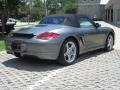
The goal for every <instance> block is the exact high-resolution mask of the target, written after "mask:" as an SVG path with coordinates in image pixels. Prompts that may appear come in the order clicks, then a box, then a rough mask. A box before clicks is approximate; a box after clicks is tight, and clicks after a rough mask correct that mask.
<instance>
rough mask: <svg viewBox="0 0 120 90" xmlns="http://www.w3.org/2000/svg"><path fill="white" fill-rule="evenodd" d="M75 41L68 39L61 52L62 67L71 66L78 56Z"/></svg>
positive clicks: (59, 60)
mask: <svg viewBox="0 0 120 90" xmlns="http://www.w3.org/2000/svg"><path fill="white" fill-rule="evenodd" d="M77 47H78V46H77V44H76V42H75V40H74V39H67V40H66V41H65V42H64V43H63V45H62V47H61V50H60V54H59V58H58V62H59V63H60V64H62V65H65V66H67V65H71V64H73V63H74V62H75V60H76V59H77V56H78V48H77Z"/></svg>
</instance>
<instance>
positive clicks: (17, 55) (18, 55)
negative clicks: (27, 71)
mask: <svg viewBox="0 0 120 90" xmlns="http://www.w3.org/2000/svg"><path fill="white" fill-rule="evenodd" d="M14 55H15V56H16V57H18V58H22V56H21V55H20V53H14Z"/></svg>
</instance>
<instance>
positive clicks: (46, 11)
mask: <svg viewBox="0 0 120 90" xmlns="http://www.w3.org/2000/svg"><path fill="white" fill-rule="evenodd" d="M44 4H45V16H47V15H48V9H47V0H44Z"/></svg>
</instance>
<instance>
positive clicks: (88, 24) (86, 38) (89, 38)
mask: <svg viewBox="0 0 120 90" xmlns="http://www.w3.org/2000/svg"><path fill="white" fill-rule="evenodd" d="M78 20H79V24H80V33H82V39H83V42H84V49H85V50H90V49H95V48H99V47H100V46H102V45H103V42H104V37H105V34H103V33H101V32H100V31H99V29H98V28H96V27H95V24H94V23H93V22H92V21H91V19H89V18H88V17H78ZM80 35H81V34H80Z"/></svg>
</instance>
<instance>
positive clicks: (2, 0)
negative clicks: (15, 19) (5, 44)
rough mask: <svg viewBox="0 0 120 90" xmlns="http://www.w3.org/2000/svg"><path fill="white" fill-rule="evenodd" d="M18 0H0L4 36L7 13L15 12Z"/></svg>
mask: <svg viewBox="0 0 120 90" xmlns="http://www.w3.org/2000/svg"><path fill="white" fill-rule="evenodd" d="M20 2H21V1H20V0H0V14H1V17H0V18H1V24H2V35H3V37H4V32H5V25H6V22H7V18H8V16H9V15H11V14H14V13H16V12H17V9H18V7H19V4H20Z"/></svg>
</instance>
